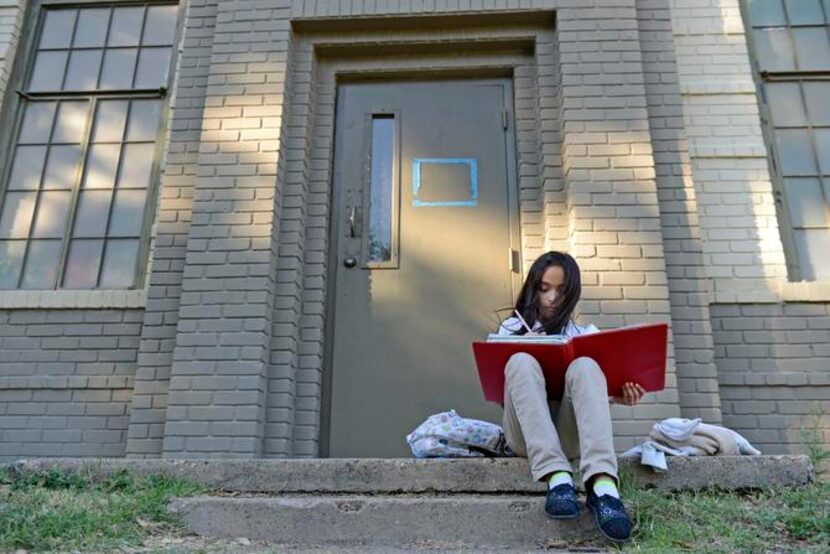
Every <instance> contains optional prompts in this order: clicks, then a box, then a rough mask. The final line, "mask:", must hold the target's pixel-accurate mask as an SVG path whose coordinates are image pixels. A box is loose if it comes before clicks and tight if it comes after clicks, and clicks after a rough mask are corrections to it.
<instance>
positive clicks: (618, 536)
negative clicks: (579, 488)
mask: <svg viewBox="0 0 830 554" xmlns="http://www.w3.org/2000/svg"><path fill="white" fill-rule="evenodd" d="M585 505H586V506H587V507H588V509H590V510H591V511H592V512H594V521H595V522H596V524H597V528H598V529H599V530H600V532H601V533H602V534H603V535H604V536H605V538H607V539H609V540H612V541H614V542H624V541H627V540H628V538H629V537H630V536H631V519H630V518H629V517H628V514H627V513H626V512H625V506H623V503H622V500H620V499H619V498H614V497H613V496H611V495H608V494H603V495H602V496H597V495H596V493H594V490H593V487H588V500H587V501H586V502H585Z"/></svg>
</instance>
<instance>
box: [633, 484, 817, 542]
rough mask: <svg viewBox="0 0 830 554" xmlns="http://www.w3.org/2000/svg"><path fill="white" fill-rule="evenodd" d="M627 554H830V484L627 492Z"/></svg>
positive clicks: (634, 490) (634, 489)
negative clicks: (630, 533) (630, 529)
mask: <svg viewBox="0 0 830 554" xmlns="http://www.w3.org/2000/svg"><path fill="white" fill-rule="evenodd" d="M623 496H624V498H626V499H628V500H630V501H632V502H633V503H634V518H635V533H634V537H633V540H632V541H631V542H630V543H629V544H628V545H626V546H625V547H624V548H623V550H624V551H625V552H685V551H695V552H713V553H714V552H717V553H726V552H752V553H756V552H758V553H761V552H816V553H818V552H822V553H825V552H830V482H826V481H824V482H815V483H811V484H809V485H807V486H805V487H801V488H792V489H785V488H780V489H767V490H764V491H752V492H745V493H737V492H733V491H717V490H706V491H699V492H682V493H671V492H665V491H658V490H655V489H637V488H628V489H627V490H624V491H623Z"/></svg>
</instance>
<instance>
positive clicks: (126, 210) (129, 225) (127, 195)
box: [109, 189, 147, 237]
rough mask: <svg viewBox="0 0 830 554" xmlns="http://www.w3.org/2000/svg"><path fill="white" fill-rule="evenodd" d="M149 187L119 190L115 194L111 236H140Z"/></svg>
mask: <svg viewBox="0 0 830 554" xmlns="http://www.w3.org/2000/svg"><path fill="white" fill-rule="evenodd" d="M146 199H147V189H133V190H130V189H125V190H119V191H118V192H117V193H116V195H115V205H114V206H113V209H112V221H111V222H110V231H109V236H111V237H139V236H141V226H142V223H144V203H145V201H146Z"/></svg>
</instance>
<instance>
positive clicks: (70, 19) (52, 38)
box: [38, 10, 77, 48]
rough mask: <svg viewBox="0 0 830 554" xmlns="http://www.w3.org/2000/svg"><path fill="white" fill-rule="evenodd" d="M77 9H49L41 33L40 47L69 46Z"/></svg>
mask: <svg viewBox="0 0 830 554" xmlns="http://www.w3.org/2000/svg"><path fill="white" fill-rule="evenodd" d="M76 13H77V12H76V11H75V10H47V11H46V19H45V21H44V22H43V31H42V32H41V33H40V44H39V45H38V46H39V47H40V48H69V44H70V43H71V42H72V29H73V28H74V27H75V15H76Z"/></svg>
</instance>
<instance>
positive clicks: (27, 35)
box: [0, 0, 185, 290]
mask: <svg viewBox="0 0 830 554" xmlns="http://www.w3.org/2000/svg"><path fill="white" fill-rule="evenodd" d="M131 6H147V7H153V6H176V7H177V9H176V10H175V16H174V17H175V24H174V32H173V38H172V44H171V45H170V55H169V65H168V66H167V80H166V82H164V83H163V85H162V86H160V87H158V88H151V89H147V88H134V89H105V90H102V89H97V90H65V91H47V90H37V91H31V90H26V87H25V86H26V84H27V83H28V81H29V78H30V74H31V72H32V71H33V68H34V64H35V59H36V56H35V54H36V52H37V46H38V44H40V35H41V34H42V32H43V30H42V28H43V25H44V21H45V19H46V13H47V12H48V11H49V10H57V9H61V8H64V9H66V8H96V7H102V8H104V7H114V8H121V7H131ZM184 9H185V3H184V2H181V3H180V2H176V1H173V0H147V1H143V2H137V1H135V0H128V1H121V0H111V1H108V2H102V1H101V0H76V1H74V2H65V1H56V0H35V1H33V2H31V3H30V4H29V5H28V7H27V8H26V14H25V17H24V25H23V28H22V30H21V38H20V42H19V45H18V48H17V52H16V56H15V61H14V66H13V69H12V72H11V76H10V79H9V80H8V82H7V88H6V90H5V96H4V100H3V105H2V111H1V112H0V126H2V128H4V129H10V130H11V131H12V132H8V133H2V134H0V208H2V206H3V205H4V203H5V198H6V195H7V193H8V191H7V187H8V179H9V176H10V172H11V169H12V168H11V162H12V161H13V159H14V157H13V154H14V150H15V148H16V145H17V140H18V133H19V132H20V128H21V125H22V119H23V114H24V110H25V107H26V105H27V104H29V105H33V104H31V103H32V102H36V101H44V102H46V101H49V100H82V99H86V100H87V101H88V102H89V110H88V112H87V113H88V118H87V128H86V129H85V131H84V134H85V136H84V139H83V142H81V143H80V147H81V148H82V154H81V158H80V161H79V162H78V163H79V165H78V166H77V167H78V170H77V173H78V175H77V176H76V177H75V179H74V181H73V184H72V188H71V192H70V193H71V198H72V199H71V203H70V207H69V212H68V217H66V224H65V227H64V233H63V235H62V236H61V237H60V239H57V240H60V241H61V253H60V258H59V259H60V260H61V262H60V267H59V268H58V272H57V273H58V274H57V276H56V278H55V280H54V283H53V286H52V287H51V289H41V290H61V289H63V288H64V287H63V279H64V271H65V270H66V268H67V265H66V260H67V256H68V253H69V248H70V244H71V243H72V240H71V239H72V237H71V235H72V232H73V231H72V230H73V225H74V219H75V216H76V215H77V212H78V206H77V203H78V199H79V195H80V181H81V178H82V170H83V169H84V168H85V167H86V166H87V163H88V161H87V159H86V155H87V150H88V149H89V147H90V145H91V143H90V140H91V139H90V132H91V127H92V125H93V122H94V121H95V117H96V105H97V103H98V101H99V100H102V99H106V100H119V99H129V100H140V99H147V98H158V99H160V101H161V106H160V108H159V109H160V112H161V116H160V121H159V125H158V129H157V132H156V135H155V136H156V138H155V142H154V143H153V144H154V146H153V148H152V162H151V166H150V172H149V175H150V178H149V182H148V183H147V187H146V198H145V201H144V212H143V218H142V220H141V231H140V234H139V235H138V238H137V242H138V252H137V255H136V263H135V268H134V271H133V278H132V285H131V286H129V287H127V289H141V288H143V287H144V286H145V279H146V268H147V263H148V257H149V250H150V242H151V237H150V232H151V227H152V224H153V220H154V217H155V211H156V201H157V200H156V198H157V195H158V190H159V180H160V164H161V158H162V155H163V152H164V149H165V146H166V145H165V137H166V134H167V119H168V110H169V97H168V95H167V90H168V88H169V87H170V85H171V83H172V82H173V81H174V79H175V75H174V74H173V72H174V68H175V67H176V62H177V54H178V45H179V43H180V40H181V33H182V29H183V13H184ZM145 13H146V12H145ZM156 13H157V14H158V12H156ZM107 17H108V18H109V17H110V16H107ZM77 19H78V18H77V17H76V22H75V24H74V25H75V26H77V25H78V23H77ZM108 21H109V19H108ZM145 21H146V20H145V19H142V30H143V26H144V22H145ZM109 32H110V27H109V26H108V28H107V33H109ZM73 35H74V31H73ZM140 36H141V31H139V37H140ZM165 39H168V40H169V35H167V36H166V37H165ZM142 44H146V43H142ZM158 44H159V46H158V47H157V48H160V47H164V46H161V43H158ZM153 46H155V44H148V45H147V47H153ZM106 48H109V47H104V46H100V47H96V49H98V50H100V51H101V52H102V53H103V52H104V51H105V50H106ZM134 48H135V52H136V54H135V56H136V59H135V67H134V69H133V75H134V76H135V75H136V74H137V72H138V71H139V56H138V55H139V53H140V52H141V49H142V48H144V46H143V45H138V46H136V47H134ZM40 50H41V51H44V50H49V49H48V48H41V49H40ZM81 50H88V49H86V48H84V47H79V48H74V47H73V50H72V51H81ZM67 57H68V56H67ZM103 57H104V56H103V55H101V61H100V65H99V68H98V74H99V75H102V71H103V64H104V61H103ZM69 63H70V62H69V61H67V62H66V65H65V66H64V68H65V69H64V70H65V71H66V73H67V76H68V75H69V71H68V69H66V68H67V67H68V64H69ZM156 67H158V66H156ZM162 67H163V66H162ZM134 78H137V77H134ZM65 81H66V77H65V78H64V82H65ZM131 105H132V104H131V103H130V104H128V106H131ZM55 117H57V116H55ZM55 125H56V123H55ZM124 125H125V130H124V132H125V133H126V125H127V123H126V122H125V124H124ZM146 144H148V145H149V144H150V142H149V141H148V142H146ZM125 146H126V144H125V143H122V147H121V148H122V149H123V148H124V147H125ZM148 154H149V152H148ZM144 159H146V160H149V158H144ZM46 163H47V161H46V160H44V163H43V167H42V168H41V173H42V174H43V173H44V172H45V171H46ZM113 186H115V185H113ZM116 192H117V191H116V190H115V189H113V190H112V195H111V199H110V203H109V206H108V213H107V214H105V217H106V218H107V220H108V225H109V221H110V220H111V219H112V217H113V212H114V210H115V205H116ZM38 198H39V197H38ZM36 216H37V214H35V215H33V216H32V221H31V224H30V229H29V233H28V235H29V236H28V238H25V241H26V242H25V244H26V245H27V251H28V245H29V244H30V242H31V240H32V237H31V234H32V229H33V228H34V226H35V217H36ZM135 229H137V227H135ZM107 237H110V235H106V236H105V237H104V238H103V239H101V240H102V241H103V242H102V246H101V247H102V248H104V247H105V246H106V245H107V241H109V240H113V238H115V235H112V237H113V238H107ZM23 239H24V237H22V235H21V239H20V240H21V241H22V240H23ZM128 240H130V239H128ZM132 240H133V245H135V239H132ZM115 246H116V245H115V243H113V248H115ZM105 255H106V250H105V249H104V250H102V253H101V258H100V259H99V264H100V265H99V269H98V275H97V284H96V286H93V287H92V289H93V290H96V289H97V290H101V286H100V284H101V279H102V278H103V275H104V263H105V259H104V256H105ZM23 263H24V264H25V260H24V262H23ZM23 271H25V265H24V266H23V267H22V268H21V272H20V274H19V276H18V279H17V286H18V287H20V285H21V284H22V281H23V277H24V276H23ZM118 289H120V290H124V287H117V288H116V290H118ZM5 290H10V289H5ZM73 290H77V289H73Z"/></svg>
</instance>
